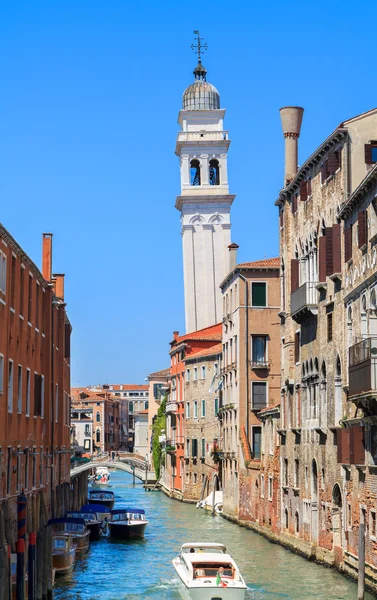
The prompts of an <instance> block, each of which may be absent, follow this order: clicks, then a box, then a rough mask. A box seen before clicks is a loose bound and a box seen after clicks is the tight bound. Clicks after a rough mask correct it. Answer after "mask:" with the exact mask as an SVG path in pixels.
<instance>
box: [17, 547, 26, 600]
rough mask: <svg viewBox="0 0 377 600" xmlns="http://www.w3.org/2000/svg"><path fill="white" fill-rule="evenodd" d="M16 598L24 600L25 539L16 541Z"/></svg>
mask: <svg viewBox="0 0 377 600" xmlns="http://www.w3.org/2000/svg"><path fill="white" fill-rule="evenodd" d="M16 599H17V600H25V540H24V539H22V538H21V539H19V540H18V541H17V579H16Z"/></svg>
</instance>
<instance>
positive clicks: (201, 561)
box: [172, 542, 247, 600]
mask: <svg viewBox="0 0 377 600" xmlns="http://www.w3.org/2000/svg"><path fill="white" fill-rule="evenodd" d="M172 562H173V567H174V569H175V571H176V573H177V575H178V582H179V589H180V592H181V596H182V597H183V598H184V599H185V600H244V598H245V594H246V589H247V587H246V584H245V581H244V579H243V577H242V575H241V573H240V571H239V569H238V567H237V565H236V563H235V562H234V560H233V558H232V557H231V556H230V554H227V552H226V547H225V546H224V545H223V544H217V543H208V542H203V543H202V542H199V543H198V542H195V543H192V544H183V546H182V547H181V552H180V554H179V556H177V557H176V558H174V559H173V561H172Z"/></svg>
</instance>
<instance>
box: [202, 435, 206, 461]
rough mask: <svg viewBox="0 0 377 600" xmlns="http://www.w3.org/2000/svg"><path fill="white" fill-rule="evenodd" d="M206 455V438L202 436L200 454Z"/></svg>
mask: <svg viewBox="0 0 377 600" xmlns="http://www.w3.org/2000/svg"><path fill="white" fill-rule="evenodd" d="M205 455H206V440H205V438H202V456H203V457H204V456H205Z"/></svg>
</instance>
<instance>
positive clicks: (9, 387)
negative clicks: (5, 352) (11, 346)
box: [8, 360, 13, 413]
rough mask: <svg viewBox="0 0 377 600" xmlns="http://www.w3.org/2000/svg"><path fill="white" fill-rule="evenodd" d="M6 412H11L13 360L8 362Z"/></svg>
mask: <svg viewBox="0 0 377 600" xmlns="http://www.w3.org/2000/svg"><path fill="white" fill-rule="evenodd" d="M8 412H10V413H11V412H13V360H9V364H8Z"/></svg>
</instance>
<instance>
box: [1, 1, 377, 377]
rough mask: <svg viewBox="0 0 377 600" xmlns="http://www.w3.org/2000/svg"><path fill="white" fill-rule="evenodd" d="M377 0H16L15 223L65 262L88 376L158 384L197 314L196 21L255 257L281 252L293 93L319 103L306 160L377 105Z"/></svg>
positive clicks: (7, 205)
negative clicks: (190, 259)
mask: <svg viewBox="0 0 377 600" xmlns="http://www.w3.org/2000/svg"><path fill="white" fill-rule="evenodd" d="M376 22H377V3H376V2H375V1H368V0H366V1H363V2H359V3H355V2H351V1H350V0H343V1H335V0H333V1H326V2H324V1H319V2H316V3H309V2H302V0H301V1H291V2H289V1H285V2H281V1H277V0H272V1H270V2H263V3H260V2H246V1H245V0H244V1H243V2H237V1H236V2H226V1H224V0H218V1H217V2H215V3H214V2H207V3H205V2H201V3H193V2H182V1H173V0H171V1H166V0H165V1H161V0H158V1H157V2H156V1H150V0H144V2H130V1H126V0H106V2H104V1H103V0H101V1H99V0H90V1H89V0H67V1H64V2H63V1H60V2H58V1H57V0H55V1H51V0H46V1H44V2H43V1H41V0H33V1H30V0H20V1H17V2H14V1H10V0H8V1H4V0H3V1H2V2H1V3H0V69H1V70H0V77H1V94H0V202H1V210H0V221H1V222H2V223H3V224H4V225H5V227H7V228H8V229H9V231H10V232H11V233H12V234H13V236H14V237H15V238H16V239H17V241H18V242H19V243H20V244H21V245H22V246H23V248H24V249H25V250H26V252H27V253H28V254H29V255H30V256H31V257H32V258H33V259H34V260H35V262H36V263H37V264H38V265H39V264H40V254H41V233H42V232H43V231H52V232H53V233H54V271H55V272H64V273H66V301H67V303H68V310H69V316H70V318H71V321H72V324H73V328H74V332H73V357H72V365H73V371H72V384H73V385H86V384H89V383H96V382H106V381H107V382H110V381H112V382H117V381H118V382H121V381H122V382H142V381H143V379H144V377H145V376H146V375H147V374H148V373H149V372H152V371H154V370H158V369H162V368H165V367H167V366H168V355H167V351H168V348H169V346H168V343H169V341H170V339H171V337H172V331H173V330H174V329H178V330H180V331H181V332H183V330H184V318H183V281H182V253H181V236H180V221H179V213H178V212H177V211H176V210H175V208H174V203H175V197H176V195H177V194H178V193H179V169H178V159H177V158H176V156H175V155H174V147H175V138H176V134H177V131H178V125H177V115H178V111H179V109H180V103H181V95H182V92H183V90H184V89H185V87H186V86H187V85H189V84H190V83H191V81H192V79H193V76H192V70H193V68H194V67H195V57H194V55H193V53H192V51H191V50H190V44H191V43H192V41H193V34H192V31H193V29H200V32H201V35H202V36H203V37H204V38H205V40H206V41H207V43H208V45H209V50H208V52H207V53H206V54H205V56H204V59H203V63H204V65H205V67H206V68H207V70H208V81H210V82H211V83H213V84H214V85H215V86H216V87H217V88H218V90H219V91H220V95H221V105H222V107H225V108H227V115H226V128H227V129H229V131H230V135H231V139H232V145H231V148H230V156H229V180H230V190H231V192H232V193H235V194H236V195H237V197H236V200H235V203H234V205H233V209H232V239H233V241H235V242H237V243H238V244H239V245H240V250H239V256H238V258H239V261H240V262H241V261H246V260H255V259H258V258H263V257H264V256H267V257H271V256H274V255H276V254H277V252H278V238H277V236H278V230H277V214H276V210H277V209H276V208H275V207H274V201H275V199H276V197H277V194H278V192H279V189H280V187H281V184H282V181H283V149H284V142H283V137H282V133H281V126H280V120H279V111H278V109H279V108H280V107H281V106H284V105H287V104H295V105H296V104H297V105H301V106H303V107H304V108H305V114H304V121H303V127H302V134H301V139H300V150H299V152H300V161H301V162H303V161H304V160H305V158H306V157H307V156H308V155H309V154H310V153H311V152H312V151H313V150H314V149H315V148H316V146H318V145H319V143H320V142H321V141H322V140H323V139H324V138H325V137H326V136H327V135H329V133H331V131H332V130H333V129H334V128H335V127H336V126H337V125H338V124H339V123H340V122H341V121H343V120H345V119H347V118H349V117H352V116H354V115H356V114H358V113H361V112H363V111H366V110H368V109H370V108H374V107H375V106H377V78H376V73H375V30H376Z"/></svg>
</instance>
